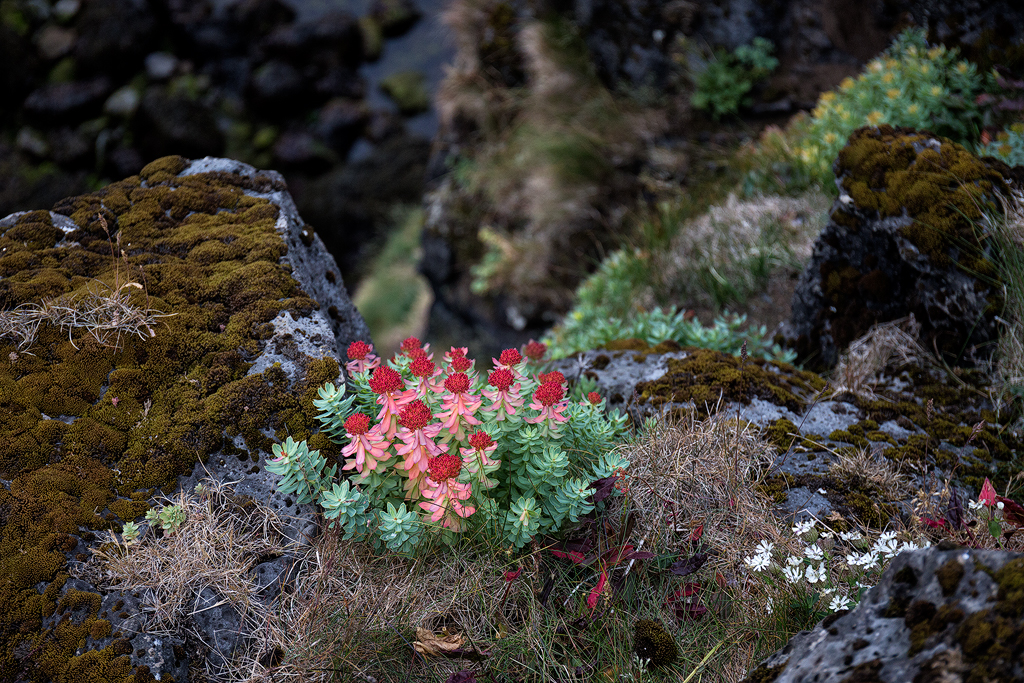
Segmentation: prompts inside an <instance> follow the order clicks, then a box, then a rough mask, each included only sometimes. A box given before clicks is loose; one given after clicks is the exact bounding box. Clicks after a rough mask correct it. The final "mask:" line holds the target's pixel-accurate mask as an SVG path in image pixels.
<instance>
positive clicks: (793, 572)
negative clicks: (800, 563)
mask: <svg viewBox="0 0 1024 683" xmlns="http://www.w3.org/2000/svg"><path fill="white" fill-rule="evenodd" d="M782 573H783V574H785V575H786V582H787V583H798V582H799V581H800V579H802V578H804V573H803V571H801V569H800V567H786V568H784V569H783V570H782Z"/></svg>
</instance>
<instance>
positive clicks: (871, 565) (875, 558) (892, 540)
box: [844, 531, 931, 570]
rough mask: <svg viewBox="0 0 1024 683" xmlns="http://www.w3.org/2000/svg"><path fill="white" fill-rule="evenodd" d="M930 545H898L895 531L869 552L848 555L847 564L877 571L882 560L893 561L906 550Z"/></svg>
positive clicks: (875, 544)
mask: <svg viewBox="0 0 1024 683" xmlns="http://www.w3.org/2000/svg"><path fill="white" fill-rule="evenodd" d="M858 536H859V534H858ZM844 540H845V539H844ZM930 545H931V543H929V542H927V541H925V543H924V545H917V544H916V543H913V542H911V541H904V542H903V543H898V542H897V541H896V532H895V531H885V532H883V533H882V534H881V535H880V536H879V537H878V540H876V541H875V543H874V545H872V546H871V548H870V549H869V550H868V551H867V552H865V553H861V554H849V555H847V556H846V564H848V565H849V566H851V567H862V568H863V569H865V570H869V569H875V568H877V567H880V566H881V564H880V560H883V559H885V560H891V559H892V558H894V557H896V556H897V555H899V554H900V553H902V552H903V551H904V550H917V549H919V548H927V547H928V546H930Z"/></svg>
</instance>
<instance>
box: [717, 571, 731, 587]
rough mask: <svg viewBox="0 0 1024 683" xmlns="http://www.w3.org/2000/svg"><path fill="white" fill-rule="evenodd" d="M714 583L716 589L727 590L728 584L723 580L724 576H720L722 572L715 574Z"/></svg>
mask: <svg viewBox="0 0 1024 683" xmlns="http://www.w3.org/2000/svg"><path fill="white" fill-rule="evenodd" d="M715 583H717V584H718V587H719V588H722V589H725V588H727V587H728V585H729V582H728V581H726V580H725V576H723V575H722V572H715Z"/></svg>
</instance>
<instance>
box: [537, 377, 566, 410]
mask: <svg viewBox="0 0 1024 683" xmlns="http://www.w3.org/2000/svg"><path fill="white" fill-rule="evenodd" d="M564 396H565V391H564V390H563V389H562V385H561V384H557V383H555V382H544V384H541V385H540V387H538V388H537V391H535V392H533V400H534V401H537V402H538V403H540V404H541V405H543V406H545V407H547V406H552V405H554V404H556V403H558V402H559V401H561V400H562V397H564Z"/></svg>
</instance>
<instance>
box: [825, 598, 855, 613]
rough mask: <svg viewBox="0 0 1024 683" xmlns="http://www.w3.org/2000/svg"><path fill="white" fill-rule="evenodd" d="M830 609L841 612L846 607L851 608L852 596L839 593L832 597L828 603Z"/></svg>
mask: <svg viewBox="0 0 1024 683" xmlns="http://www.w3.org/2000/svg"><path fill="white" fill-rule="evenodd" d="M828 608H829V610H831V611H833V612H840V611H842V610H844V609H850V598H848V597H846V596H845V595H837V596H836V597H834V598H832V602H830V603H828Z"/></svg>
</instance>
